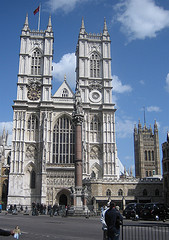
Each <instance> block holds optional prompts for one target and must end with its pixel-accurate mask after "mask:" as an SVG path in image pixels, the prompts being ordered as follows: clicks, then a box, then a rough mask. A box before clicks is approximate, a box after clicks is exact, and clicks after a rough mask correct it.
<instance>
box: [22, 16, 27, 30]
mask: <svg viewBox="0 0 169 240" xmlns="http://www.w3.org/2000/svg"><path fill="white" fill-rule="evenodd" d="M22 30H25V31H27V30H29V24H28V13H27V14H26V18H25V23H24V26H23V29H22Z"/></svg>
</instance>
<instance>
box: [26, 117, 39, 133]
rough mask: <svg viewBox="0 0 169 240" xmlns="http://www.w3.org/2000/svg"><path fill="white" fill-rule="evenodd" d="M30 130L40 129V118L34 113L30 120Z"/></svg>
mask: <svg viewBox="0 0 169 240" xmlns="http://www.w3.org/2000/svg"><path fill="white" fill-rule="evenodd" d="M28 130H30V131H35V130H38V118H37V116H36V115H34V114H32V115H31V116H30V117H29V120H28Z"/></svg>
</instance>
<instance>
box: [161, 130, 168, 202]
mask: <svg viewBox="0 0 169 240" xmlns="http://www.w3.org/2000/svg"><path fill="white" fill-rule="evenodd" d="M162 151H163V159H162V164H163V179H164V181H163V189H164V201H165V203H166V204H169V133H167V142H164V143H163V144H162Z"/></svg>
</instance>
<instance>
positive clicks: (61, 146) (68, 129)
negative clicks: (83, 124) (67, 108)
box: [53, 116, 75, 164]
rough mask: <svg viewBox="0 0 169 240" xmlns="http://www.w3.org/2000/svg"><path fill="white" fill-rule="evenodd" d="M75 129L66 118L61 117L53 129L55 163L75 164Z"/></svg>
mask: <svg viewBox="0 0 169 240" xmlns="http://www.w3.org/2000/svg"><path fill="white" fill-rule="evenodd" d="M74 141H75V136H74V128H73V125H72V121H71V120H70V119H69V118H67V117H66V116H63V117H60V118H59V119H58V120H57V122H56V124H55V126H54V129H53V163H57V164H66V163H68V164H71V163H73V162H74Z"/></svg>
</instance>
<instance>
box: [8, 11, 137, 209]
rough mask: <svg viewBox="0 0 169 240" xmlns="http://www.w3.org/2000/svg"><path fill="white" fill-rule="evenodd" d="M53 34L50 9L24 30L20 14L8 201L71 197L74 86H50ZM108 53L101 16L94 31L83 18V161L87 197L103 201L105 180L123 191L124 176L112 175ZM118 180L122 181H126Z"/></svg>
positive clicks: (79, 84) (79, 66)
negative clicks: (41, 23)
mask: <svg viewBox="0 0 169 240" xmlns="http://www.w3.org/2000/svg"><path fill="white" fill-rule="evenodd" d="M53 41H54V38H53V30H52V24H51V17H49V22H48V26H47V29H46V30H45V31H40V32H39V31H31V30H30V28H29V24H28V16H26V20H25V24H24V26H23V29H22V33H21V43H20V54H19V73H18V82H17V99H16V100H15V101H14V105H13V111H14V114H13V139H12V149H11V164H10V175H9V191H8V204H17V205H19V204H21V205H27V206H28V207H29V206H31V203H32V202H36V203H43V204H47V205H49V204H51V205H53V204H55V203H57V204H64V205H71V204H73V203H72V192H73V191H74V190H73V189H74V186H75V176H74V175H75V174H74V173H75V167H74V157H75V156H74V155H75V151H74V146H75V131H74V123H73V121H72V112H73V109H74V93H73V92H72V90H71V89H70V87H69V85H68V83H67V80H66V77H65V79H64V81H63V83H62V84H61V86H60V88H59V89H58V90H57V91H56V92H55V94H54V95H53V96H52V94H51V89H52V83H51V81H52V59H53ZM110 53H111V49H110V35H109V33H108V30H107V26H106V21H104V27H103V33H101V34H97V35H96V34H88V33H87V32H86V30H85V26H84V21H83V19H82V24H81V28H80V32H79V37H78V43H77V47H76V80H75V82H76V90H78V91H79V92H80V95H81V101H82V102H81V104H82V107H83V111H84V120H83V124H82V163H83V166H82V169H83V181H84V191H85V192H86V194H85V196H87V199H86V200H87V202H88V204H92V203H93V201H94V199H95V200H96V201H97V197H96V195H98V196H99V197H100V196H101V197H102V198H104V200H105V202H106V201H107V200H108V197H110V196H109V195H107V193H106V191H108V190H110V188H111V191H112V193H114V192H116V191H115V190H113V189H114V187H115V186H116V188H120V189H122V191H126V193H125V194H127V190H123V188H122V182H117V181H118V179H119V164H118V157H117V148H116V139H115V111H116V109H115V107H114V103H112V77H111V54H110ZM97 181H98V182H99V184H96V183H97ZM114 181H116V183H115V184H113V183H114ZM118 183H119V186H117V185H118ZM98 186H99V187H98ZM100 186H101V188H102V190H99V189H100ZM123 186H124V188H125V189H127V188H128V185H127V184H126V182H125V181H124V184H123ZM135 186H136V185H135ZM129 188H130V185H129ZM106 189H107V190H106ZM108 192H109V191H108ZM109 194H110V192H109ZM115 194H116V193H115ZM125 196H126V195H125ZM133 198H134V197H133V196H132V198H131V200H132V199H133Z"/></svg>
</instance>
